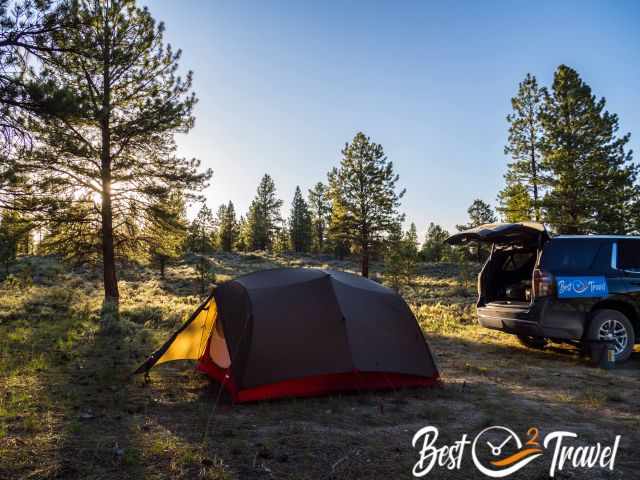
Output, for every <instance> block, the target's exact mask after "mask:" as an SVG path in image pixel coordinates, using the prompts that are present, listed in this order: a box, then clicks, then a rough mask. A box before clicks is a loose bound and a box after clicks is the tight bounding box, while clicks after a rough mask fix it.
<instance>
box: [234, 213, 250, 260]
mask: <svg viewBox="0 0 640 480" xmlns="http://www.w3.org/2000/svg"><path fill="white" fill-rule="evenodd" d="M250 236H251V235H250V232H249V228H248V223H247V221H246V220H245V218H244V215H240V220H238V241H237V243H236V248H237V249H238V250H239V251H241V252H246V251H248V250H249V244H250Z"/></svg>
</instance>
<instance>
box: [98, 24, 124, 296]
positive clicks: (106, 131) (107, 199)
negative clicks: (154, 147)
mask: <svg viewBox="0 0 640 480" xmlns="http://www.w3.org/2000/svg"><path fill="white" fill-rule="evenodd" d="M103 28H104V46H103V50H104V52H103V57H102V58H103V73H102V78H103V88H104V91H103V94H102V111H101V112H100V133H101V137H102V138H101V140H102V150H101V152H100V164H101V165H100V166H101V176H102V208H101V214H102V263H103V277H104V299H105V302H113V303H118V299H119V297H120V294H119V293H118V278H117V276H116V259H115V251H114V245H113V207H112V205H111V130H110V125H109V116H110V107H111V86H110V81H111V78H110V58H109V56H110V54H111V53H110V51H109V44H110V41H111V40H110V35H109V24H108V21H107V19H106V16H105V20H104V27H103Z"/></svg>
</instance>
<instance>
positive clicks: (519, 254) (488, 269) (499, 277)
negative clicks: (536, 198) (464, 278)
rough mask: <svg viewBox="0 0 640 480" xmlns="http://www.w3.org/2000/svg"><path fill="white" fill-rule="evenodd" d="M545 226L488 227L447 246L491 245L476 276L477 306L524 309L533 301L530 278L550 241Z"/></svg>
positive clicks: (458, 237) (456, 238)
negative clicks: (488, 254)
mask: <svg viewBox="0 0 640 480" xmlns="http://www.w3.org/2000/svg"><path fill="white" fill-rule="evenodd" d="M549 238H550V237H549V234H548V233H547V230H546V229H545V227H544V225H542V224H540V223H534V222H521V223H489V224H486V225H480V226H479V227H476V228H472V229H469V230H465V231H464V232H460V233H456V234H455V235H452V236H451V237H449V238H448V239H447V240H446V241H447V243H449V244H450V245H465V244H467V243H470V242H483V243H490V244H492V245H493V248H492V250H491V255H490V257H489V259H488V260H487V262H486V263H485V265H484V267H483V268H482V271H481V272H480V274H479V276H478V306H486V305H491V306H492V308H493V307H495V308H496V309H497V310H499V311H500V312H502V313H504V312H503V310H504V309H512V308H525V307H527V306H528V305H529V304H530V303H531V301H532V298H533V276H534V270H535V268H536V265H537V262H538V258H539V252H540V251H541V249H542V245H543V244H544V243H545V242H546V241H547V240H549Z"/></svg>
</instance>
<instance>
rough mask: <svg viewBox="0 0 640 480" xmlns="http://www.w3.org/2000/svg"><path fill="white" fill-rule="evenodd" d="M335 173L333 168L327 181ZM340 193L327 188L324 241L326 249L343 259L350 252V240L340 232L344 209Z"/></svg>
mask: <svg viewBox="0 0 640 480" xmlns="http://www.w3.org/2000/svg"><path fill="white" fill-rule="evenodd" d="M337 175H338V169H337V168H333V169H332V170H331V171H330V172H329V174H328V175H327V177H328V180H329V182H331V179H332V178H336V177H337ZM340 195H341V192H340V190H339V189H337V188H333V189H332V188H330V187H329V188H327V198H328V199H329V205H330V206H329V208H330V212H329V218H328V221H327V231H326V239H325V242H326V248H327V250H329V251H331V252H333V254H334V255H335V256H336V257H337V258H338V259H339V260H344V258H345V256H346V255H348V254H349V253H350V252H351V241H350V240H349V239H348V238H346V237H345V235H344V234H343V233H342V224H343V219H344V218H345V216H346V211H345V206H344V205H343V204H342V198H341V196H340Z"/></svg>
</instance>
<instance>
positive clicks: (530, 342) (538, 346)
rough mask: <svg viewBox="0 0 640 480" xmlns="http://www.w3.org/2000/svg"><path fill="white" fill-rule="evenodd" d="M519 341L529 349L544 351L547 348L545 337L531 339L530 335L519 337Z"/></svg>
mask: <svg viewBox="0 0 640 480" xmlns="http://www.w3.org/2000/svg"><path fill="white" fill-rule="evenodd" d="M517 337H518V341H519V342H520V343H521V344H522V345H523V346H525V347H527V348H532V349H534V350H544V349H545V347H546V346H547V343H548V342H547V339H546V338H543V337H531V336H529V335H517Z"/></svg>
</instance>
